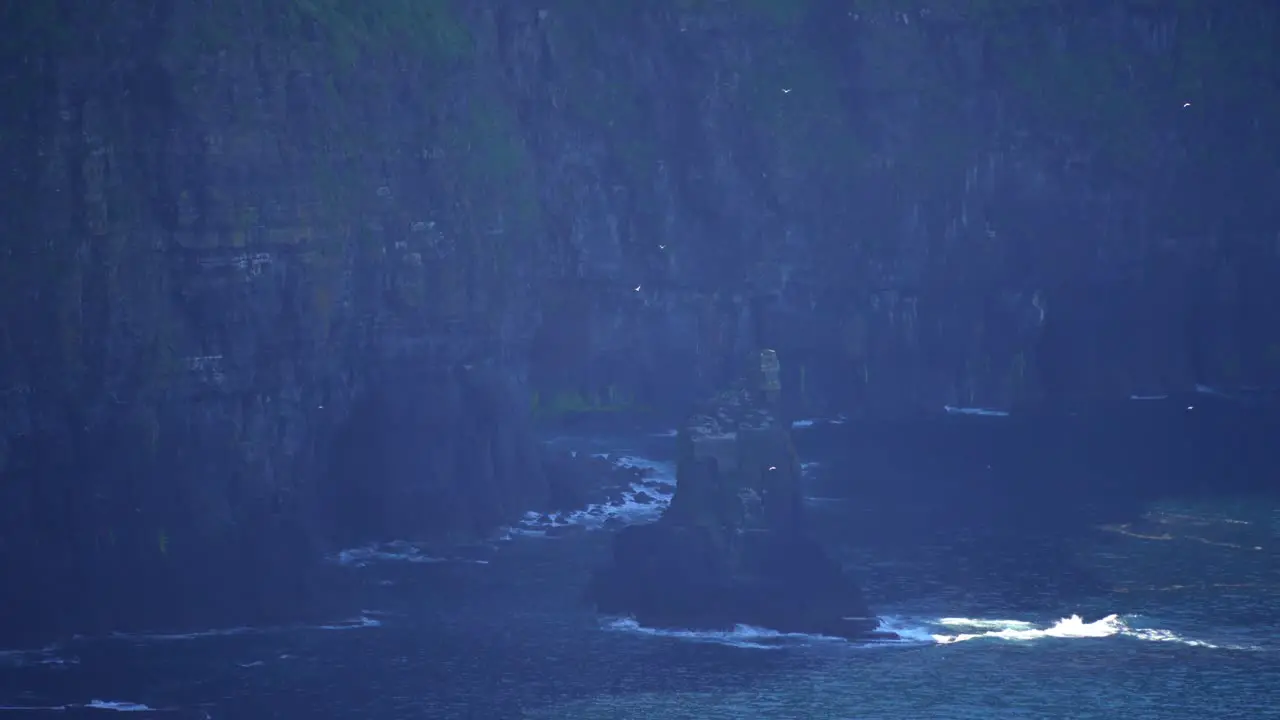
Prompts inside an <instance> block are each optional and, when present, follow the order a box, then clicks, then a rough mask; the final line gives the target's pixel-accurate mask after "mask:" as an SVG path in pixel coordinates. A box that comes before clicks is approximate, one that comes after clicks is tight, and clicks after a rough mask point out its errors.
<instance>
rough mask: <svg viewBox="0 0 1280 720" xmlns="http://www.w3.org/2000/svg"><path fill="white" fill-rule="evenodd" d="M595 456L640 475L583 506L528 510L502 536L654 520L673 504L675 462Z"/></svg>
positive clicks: (546, 534)
mask: <svg viewBox="0 0 1280 720" xmlns="http://www.w3.org/2000/svg"><path fill="white" fill-rule="evenodd" d="M594 457H599V458H604V459H607V460H610V461H611V462H612V463H613V464H614V465H615V466H617V467H618V468H623V469H636V470H640V471H641V477H640V478H638V479H637V480H634V481H632V482H629V483H627V484H625V485H617V486H614V487H605V488H603V490H604V494H605V495H606V496H607V497H608V499H607V500H605V501H603V502H598V503H592V504H590V505H588V506H586V507H584V508H580V509H577V510H571V511H565V512H558V513H539V512H527V513H525V515H524V517H523V518H522V519H521V520H520V522H518V523H517V524H516V525H515V526H514V527H511V528H508V529H507V530H505V531H504V532H503V533H502V535H501V537H500V539H502V540H510V539H514V538H515V537H520V536H523V537H555V536H558V535H560V534H563V533H565V532H567V531H570V530H573V529H585V530H599V529H601V528H605V527H611V526H615V525H631V524H635V523H647V522H653V521H654V520H657V519H658V518H659V517H661V516H662V513H663V511H665V510H666V509H667V506H669V505H670V504H671V498H672V497H673V496H674V495H675V486H676V473H675V463H672V462H667V461H663V460H653V459H650V458H645V457H640V456H638V455H614V454H611V453H596V454H595V455H594ZM603 481H604V482H608V480H607V479H604V480H603Z"/></svg>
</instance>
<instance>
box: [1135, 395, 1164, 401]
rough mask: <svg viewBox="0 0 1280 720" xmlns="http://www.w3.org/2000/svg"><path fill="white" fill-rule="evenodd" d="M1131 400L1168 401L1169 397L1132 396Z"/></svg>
mask: <svg viewBox="0 0 1280 720" xmlns="http://www.w3.org/2000/svg"><path fill="white" fill-rule="evenodd" d="M1129 399H1130V400H1168V399H1169V396H1168V395H1130V396H1129Z"/></svg>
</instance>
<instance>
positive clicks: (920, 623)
mask: <svg viewBox="0 0 1280 720" xmlns="http://www.w3.org/2000/svg"><path fill="white" fill-rule="evenodd" d="M1170 402H1173V401H1170ZM1178 402H1181V401H1178ZM1191 412H1193V411H1188V410H1185V409H1182V408H1179V412H1173V410H1172V409H1170V408H1167V407H1166V408H1161V409H1158V410H1151V411H1148V410H1145V409H1144V410H1142V411H1141V412H1139V413H1137V414H1133V413H1130V414H1129V415H1123V416H1122V417H1120V418H1119V419H1114V418H1113V419H1108V418H1107V417H1104V416H1099V417H1091V418H1062V419H1058V420H1052V421H1048V420H1042V421H1034V422H1032V421H1024V420H1021V419H1019V418H1017V417H1016V416H1014V417H995V416H983V415H966V414H962V413H960V414H952V415H940V417H939V418H937V419H935V420H930V421H927V422H915V423H905V422H904V423H900V424H897V425H890V424H880V425H868V426H863V425H859V424H857V423H854V422H839V421H837V422H825V421H821V420H819V421H816V422H813V423H804V422H802V423H799V425H798V427H797V430H796V438H797V444H798V446H799V447H800V450H801V454H802V459H803V460H804V462H805V468H806V469H805V474H806V483H808V490H807V494H808V496H809V500H808V503H809V507H810V509H811V518H812V522H813V525H814V531H815V532H816V533H818V534H819V535H820V536H821V537H822V538H823V539H824V540H825V541H826V542H827V543H828V544H829V545H830V547H831V548H832V549H833V552H836V553H837V554H839V556H840V557H842V558H843V559H844V561H845V562H846V564H847V566H848V567H849V568H850V570H851V571H853V572H856V573H858V574H859V575H860V576H861V577H862V579H863V581H864V583H865V586H866V590H867V595H868V597H869V599H870V600H871V602H872V603H873V604H874V607H875V609H876V610H877V612H878V613H879V614H881V616H882V617H883V624H884V626H885V627H886V628H889V629H894V630H897V631H898V632H899V633H901V635H902V637H903V640H902V641H900V642H896V643H886V644H880V645H858V644H854V643H849V642H845V641H840V640H834V639H828V638H822V637H807V636H781V635H778V634H776V633H771V632H768V631H766V630H762V629H755V628H739V629H738V630H737V631H736V632H733V633H693V632H688V633H679V632H654V631H649V630H646V629H644V628H640V627H637V626H635V625H634V623H631V622H629V621H627V620H624V619H609V618H598V617H596V616H594V615H593V614H592V612H591V611H590V610H589V609H588V608H587V607H585V606H584V605H583V602H582V596H583V590H584V587H585V583H586V581H587V577H588V573H589V571H590V570H591V569H592V568H593V567H595V566H596V565H598V564H600V563H601V562H603V561H604V560H605V558H606V557H607V553H608V546H609V540H610V535H611V533H612V531H613V530H612V528H615V527H617V526H618V525H619V524H622V523H627V522H646V521H650V520H652V519H653V518H654V517H656V515H657V514H658V513H659V512H660V511H661V508H662V507H663V505H664V503H665V501H666V500H667V499H669V496H670V489H671V488H670V485H668V484H667V483H668V482H670V481H671V480H672V473H671V467H670V465H669V461H670V460H671V452H672V450H673V447H672V446H673V440H672V438H671V437H670V436H669V435H668V434H667V433H664V432H661V431H660V430H659V429H651V430H646V431H637V432H635V433H631V434H628V435H625V436H612V437H606V436H596V437H559V438H556V439H554V440H553V441H552V442H555V443H557V444H559V445H561V446H564V447H567V448H571V449H573V450H575V451H577V452H586V453H604V454H608V455H609V456H610V457H611V458H612V459H614V460H615V461H616V462H618V463H623V464H632V465H637V466H643V467H647V468H649V477H648V479H647V481H646V483H641V484H638V485H636V486H635V487H619V488H612V489H611V491H610V493H609V494H610V497H611V498H612V499H611V501H610V502H608V503H605V504H602V505H599V506H594V507H592V508H585V509H583V510H582V511H580V512H577V513H572V514H567V515H563V516H557V517H552V518H547V517H538V516H530V517H529V518H527V519H526V520H525V521H524V522H522V523H519V524H517V525H516V526H513V528H511V529H509V530H508V531H504V532H503V533H501V534H499V535H498V536H497V537H495V538H494V540H493V541H492V542H488V543H483V544H479V545H476V546H473V547H465V548H455V549H451V550H449V551H440V550H435V551H430V552H428V551H427V550H424V549H422V548H419V547H416V546H414V545H412V544H410V543H394V544H389V545H386V546H381V547H375V548H354V549H352V550H351V551H349V552H347V553H345V554H342V555H340V556H336V557H335V558H334V560H333V561H334V562H341V563H344V564H346V565H347V570H348V571H349V572H351V573H356V574H358V575H359V577H361V578H362V579H363V581H364V582H363V584H364V585H365V587H366V588H367V591H366V593H365V597H364V600H363V608H362V612H360V613H357V614H353V617H350V618H334V622H333V623H332V624H330V625H328V626H323V627H292V628H210V629H209V631H207V632H203V633H192V634H182V635H141V636H120V637H112V638H97V639H80V640H76V641H73V642H69V643H66V644H64V645H59V646H55V647H50V648H45V649H41V650H24V651H19V650H15V651H10V652H5V653H3V654H0V706H4V708H6V709H5V710H3V711H0V717H5V716H10V715H12V716H22V717H27V716H29V717H43V716H51V717H53V716H56V717H81V716H84V717H103V716H108V715H111V714H114V713H117V712H129V713H133V714H135V715H136V716H138V717H163V718H214V719H217V720H223V719H233V720H254V719H256V718H296V719H299V720H302V719H306V720H320V719H322V718H360V719H362V720H383V719H386V720H390V719H392V718H431V719H437V718H438V719H442V720H443V719H446V718H486V719H488V718H492V719H494V720H500V719H504V718H564V719H570V718H583V719H590V720H602V719H605V718H648V719H653V720H664V719H674V718H691V719H693V718H697V719H699V720H708V719H712V718H735V719H738V718H779V719H781V718H797V719H799V718H804V719H806V720H808V719H815V718H859V719H861V718H868V719H870V718H902V719H909V720H926V719H929V718H954V719H962V718H985V719H990V720H996V719H1000V718H1081V719H1083V718H1107V719H1109V720H1110V719H1117V718H1123V719H1125V720H1138V719H1141V718H1161V719H1165V720H1180V719H1186V720H1209V719H1210V718H1249V719H1251V720H1263V719H1264V718H1280V499H1278V498H1277V496H1276V494H1275V488H1276V487H1277V477H1278V476H1277V472H1278V471H1280V464H1277V463H1276V462H1275V458H1276V457H1277V456H1280V448H1277V449H1275V450H1272V449H1271V447H1270V445H1271V443H1270V440H1269V437H1276V436H1275V435H1270V436H1268V435H1267V433H1269V432H1271V429H1269V427H1264V426H1263V425H1260V424H1258V423H1256V422H1254V420H1256V419H1257V418H1256V417H1254V416H1249V415H1247V414H1246V415H1233V414H1231V413H1230V412H1227V411H1223V412H1219V413H1218V414H1217V415H1216V416H1214V417H1212V418H1211V419H1209V420H1203V421H1201V420H1196V419H1194V418H1190V417H1189V416H1188V415H1187V414H1186V413H1191Z"/></svg>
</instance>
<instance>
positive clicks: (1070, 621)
mask: <svg viewBox="0 0 1280 720" xmlns="http://www.w3.org/2000/svg"><path fill="white" fill-rule="evenodd" d="M1134 622H1135V621H1134V620H1132V619H1130V620H1126V619H1124V618H1123V617H1121V616H1120V615H1108V616H1106V617H1103V618H1100V619H1098V620H1095V621H1093V622H1086V621H1085V620H1084V619H1083V618H1081V617H1080V616H1079V615H1072V616H1070V617H1066V618H1062V619H1060V620H1057V621H1055V622H1050V623H1035V622H1032V621H1029V620H1012V619H985V618H959V617H944V618H911V617H903V616H897V615H886V616H882V617H881V618H880V624H879V627H878V628H877V630H879V631H881V632H890V633H895V634H896V635H897V636H898V639H896V640H877V641H873V642H866V643H859V642H851V641H847V640H843V639H841V638H832V637H826V636H822V635H805V634H800V633H781V632H777V631H774V630H768V629H765V628H756V627H750V626H747V625H739V626H736V627H735V628H734V629H733V630H732V631H719V632H717V631H705V630H661V629H655V628H648V627H644V626H642V625H640V624H639V623H637V622H636V621H635V620H632V619H629V618H627V619H614V620H611V621H609V622H608V623H607V624H606V625H605V627H606V629H607V630H610V631H618V632H630V633H636V634H642V635H647V636H653V637H663V638H671V639H678V640H687V641H690V642H699V643H715V644H719V645H728V646H732V647H739V648H750V649H758V650H776V649H779V648H783V647H794V646H796V645H807V644H813V643H818V642H821V643H844V644H847V645H850V646H855V647H895V646H899V647H900V646H913V645H914V646H930V645H933V646H941V645H952V644H955V643H961V642H967V641H971V640H987V641H992V642H1000V641H1005V642H1034V641H1039V640H1049V639H1058V640H1089V639H1097V638H1111V637H1125V638H1131V639H1134V640H1138V641H1144V642H1162V643H1177V644H1181V645H1186V646H1188V647H1199V648H1206V649H1216V650H1251V651H1253V650H1259V649H1260V648H1258V647H1257V646H1255V645H1239V644H1225V643H1211V642H1207V641H1204V640H1199V639H1194V638H1188V637H1185V636H1183V635H1181V634H1179V633H1176V632H1174V631H1172V630H1167V629H1161V628H1147V627H1140V626H1138V625H1136V624H1134Z"/></svg>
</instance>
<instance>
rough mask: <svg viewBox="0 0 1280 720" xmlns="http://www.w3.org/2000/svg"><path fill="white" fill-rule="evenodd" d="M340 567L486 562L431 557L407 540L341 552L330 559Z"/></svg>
mask: <svg viewBox="0 0 1280 720" xmlns="http://www.w3.org/2000/svg"><path fill="white" fill-rule="evenodd" d="M330 559H331V560H333V561H334V562H336V563H338V564H340V565H348V566H352V567H365V566H367V565H370V564H372V563H375V562H411V563H445V562H454V563H475V564H479V565H487V564H488V563H489V561H488V560H482V559H476V558H464V557H442V556H439V555H432V554H430V553H428V552H427V551H426V550H424V549H423V548H422V547H421V546H419V545H417V544H415V543H412V542H409V541H407V540H393V541H391V542H387V543H373V544H370V545H363V546H361V547H355V548H348V549H346V550H342V551H340V552H338V553H337V554H336V555H334V556H333V557H332V558H330Z"/></svg>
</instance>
